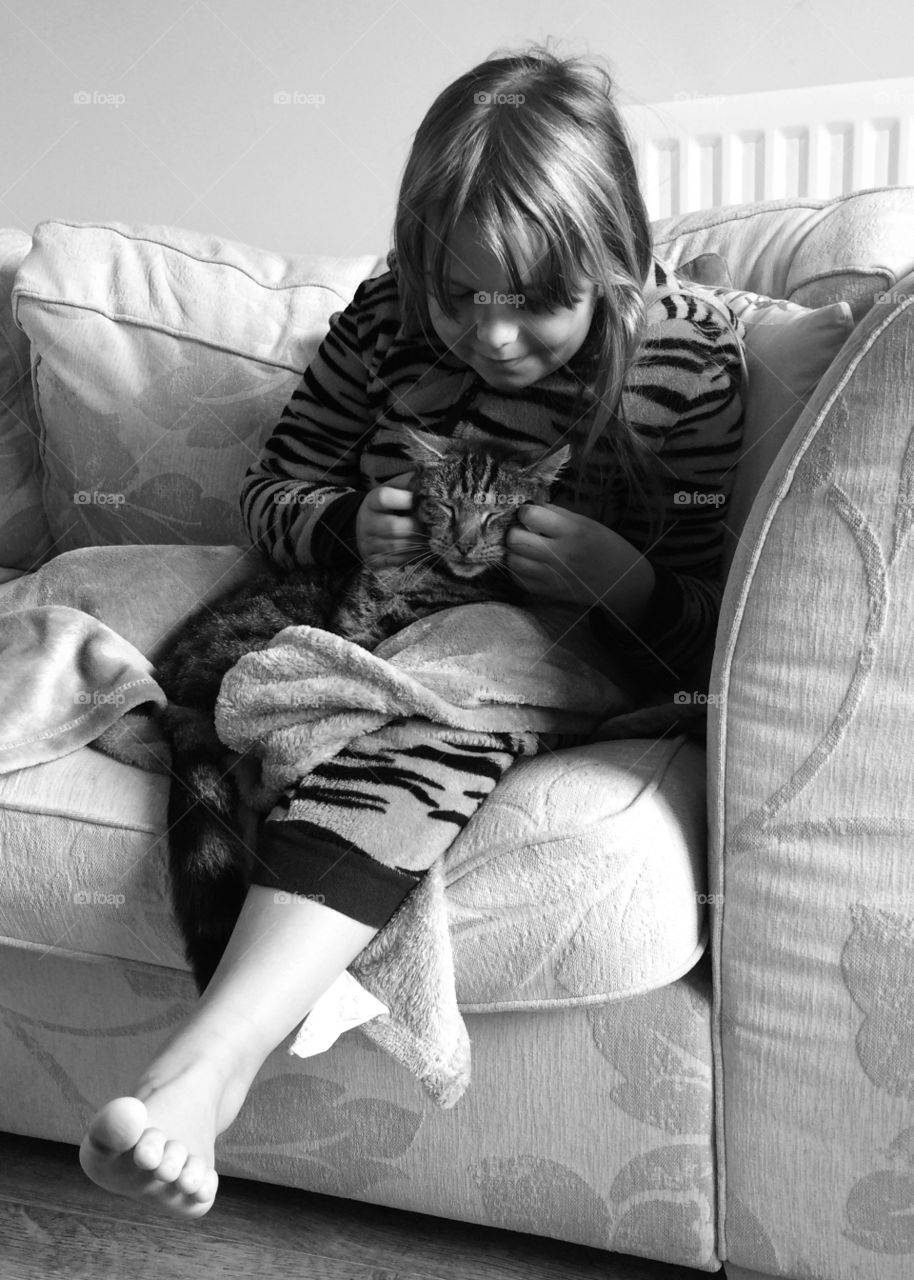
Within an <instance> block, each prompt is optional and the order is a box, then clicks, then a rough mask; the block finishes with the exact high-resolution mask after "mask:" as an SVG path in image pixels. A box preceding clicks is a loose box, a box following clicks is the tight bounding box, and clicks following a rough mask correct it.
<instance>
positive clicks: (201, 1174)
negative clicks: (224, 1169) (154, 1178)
mask: <svg viewBox="0 0 914 1280" xmlns="http://www.w3.org/2000/svg"><path fill="white" fill-rule="evenodd" d="M211 1172H212V1170H211V1169H210V1167H209V1165H208V1164H207V1163H206V1161H205V1160H204V1159H203V1158H202V1156H188V1157H187V1162H186V1163H185V1165H184V1168H183V1169H182V1170H181V1172H180V1173H179V1174H178V1176H177V1178H176V1179H175V1187H176V1188H177V1190H178V1191H180V1192H182V1193H183V1194H184V1195H186V1196H193V1195H196V1193H197V1192H198V1191H199V1190H200V1189H201V1187H202V1186H203V1183H204V1180H205V1179H206V1176H207V1174H208V1173H211Z"/></svg>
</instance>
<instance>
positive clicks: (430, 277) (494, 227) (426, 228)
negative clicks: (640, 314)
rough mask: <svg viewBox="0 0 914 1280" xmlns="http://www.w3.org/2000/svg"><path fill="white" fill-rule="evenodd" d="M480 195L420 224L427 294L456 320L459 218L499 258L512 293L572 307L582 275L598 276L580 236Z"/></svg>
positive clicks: (518, 207) (524, 209)
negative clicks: (454, 245) (452, 260)
mask: <svg viewBox="0 0 914 1280" xmlns="http://www.w3.org/2000/svg"><path fill="white" fill-rule="evenodd" d="M490 190H491V188H490ZM479 196H480V197H481V198H477V199H475V200H470V201H467V202H466V203H465V204H456V203H455V204H452V205H451V206H450V213H449V214H447V215H445V216H444V217H442V218H440V219H438V220H437V221H434V222H432V221H431V220H423V222H422V230H421V232H420V254H421V261H422V262H424V263H425V287H426V292H427V293H428V294H430V295H431V296H432V297H433V298H434V299H435V302H436V303H437V305H438V306H439V307H440V308H441V310H442V311H443V312H444V313H445V314H446V315H448V316H450V317H451V318H454V316H455V308H454V304H453V302H452V300H451V284H450V274H449V270H448V246H449V244H450V241H451V237H452V235H453V232H454V229H455V228H456V226H457V224H458V223H459V222H461V221H462V220H463V219H469V220H470V221H472V222H474V223H475V224H476V226H477V227H478V229H479V240H480V243H481V244H482V245H484V246H485V248H486V249H487V250H488V251H489V252H490V253H491V254H492V255H493V256H494V257H495V258H496V259H497V260H498V262H499V264H500V266H501V268H502V270H503V271H504V272H505V274H506V276H507V278H508V282H509V285H510V292H512V293H515V294H519V295H524V296H525V297H526V296H529V297H530V299H531V301H534V302H535V303H536V304H537V305H538V306H542V307H545V308H547V309H549V310H555V309H558V308H562V307H572V306H574V304H575V303H576V302H577V301H578V299H579V294H580V289H581V283H582V279H584V280H596V279H597V273H596V272H595V271H594V269H593V268H592V267H590V268H588V267H587V266H585V265H584V262H583V261H582V259H583V260H586V259H588V258H590V257H591V254H588V253H586V251H585V250H584V246H583V244H581V242H580V237H579V236H572V235H571V234H569V233H568V232H567V231H566V230H565V229H558V228H556V229H554V230H552V231H550V230H548V229H547V227H546V226H545V225H544V222H543V219H542V216H541V215H538V214H536V213H535V212H534V211H533V210H532V209H530V208H528V207H524V206H523V205H521V204H520V203H517V204H515V202H513V201H510V202H508V201H505V200H503V199H502V200H494V199H492V198H491V196H489V197H488V198H487V197H486V195H485V194H482V193H479ZM576 242H577V243H576ZM576 249H577V250H578V252H577V253H576V252H575V250H576Z"/></svg>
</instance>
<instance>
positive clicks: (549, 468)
mask: <svg viewBox="0 0 914 1280" xmlns="http://www.w3.org/2000/svg"><path fill="white" fill-rule="evenodd" d="M570 460H571V445H570V444H563V445H559V447H558V448H556V449H550V450H549V452H548V453H545V454H543V456H542V458H537V460H536V462H531V463H530V464H529V466H526V467H524V475H525V476H529V477H530V479H531V480H535V481H537V482H538V483H539V484H541V485H551V484H552V483H553V481H554V480H555V479H556V477H557V476H558V475H559V473H560V472H561V471H562V470H563V469H564V468H565V467H566V466H567V465H568V463H569V461H570Z"/></svg>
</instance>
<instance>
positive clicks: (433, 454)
mask: <svg viewBox="0 0 914 1280" xmlns="http://www.w3.org/2000/svg"><path fill="white" fill-rule="evenodd" d="M403 434H404V436H405V437H406V452H407V453H408V454H409V456H410V458H412V460H413V462H416V463H418V464H419V466H426V467H427V466H432V465H433V464H434V463H436V462H440V461H441V460H442V459H443V458H444V457H445V454H446V452H447V447H448V444H449V441H448V439H447V437H446V436H435V435H432V433H431V432H430V431H415V430H413V428H412V427H404V428H403Z"/></svg>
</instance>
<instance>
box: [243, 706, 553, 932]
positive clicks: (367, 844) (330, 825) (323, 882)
mask: <svg viewBox="0 0 914 1280" xmlns="http://www.w3.org/2000/svg"><path fill="white" fill-rule="evenodd" d="M373 737H374V735H371V734H369V735H367V736H365V737H363V738H360V739H357V740H356V741H355V742H353V743H351V744H350V746H349V747H347V748H346V749H345V750H343V751H341V752H340V753H339V755H337V756H335V757H334V758H333V759H332V760H328V761H326V762H325V763H324V764H321V765H319V766H318V767H317V768H315V769H314V770H313V771H312V772H311V773H309V774H307V775H306V776H305V777H302V778H300V779H299V780H298V782H297V783H295V784H294V785H293V786H291V787H290V788H288V789H287V790H286V791H285V792H284V793H283V795H282V796H280V798H279V799H278V800H277V802H276V805H275V806H274V808H273V810H272V811H271V812H270V814H269V815H268V818H267V820H266V822H264V823H263V825H262V828H261V835H260V839H259V841H258V845H257V858H256V859H255V869H254V871H253V874H252V882H253V883H254V884H258V885H262V886H264V887H266V888H272V889H275V890H278V891H279V890H282V891H285V892H288V893H293V894H296V895H301V896H304V897H310V898H313V899H314V900H316V901H318V902H321V903H323V904H324V905H325V906H328V907H332V908H333V909H334V910H335V911H339V912H341V914H343V915H345V916H349V917H350V918H351V919H354V920H359V921H361V922H362V923H363V924H367V925H370V926H372V927H374V928H376V929H380V928H381V927H382V926H383V925H385V924H386V923H387V921H388V920H389V919H390V917H391V916H392V915H393V914H394V912H395V911H396V910H397V908H398V907H399V905H400V903H401V902H402V901H403V900H404V898H405V897H406V896H407V895H408V894H409V893H410V892H411V891H412V890H413V889H414V888H415V887H416V885H417V884H419V882H420V880H421V879H422V876H423V874H424V873H425V872H426V871H427V870H428V868H429V867H430V866H431V865H432V864H433V863H434V862H435V860H436V859H437V858H438V857H439V856H440V855H441V854H443V853H445V852H446V851H447V849H448V848H449V847H450V846H451V844H452V843H453V842H454V840H455V839H456V838H457V836H458V835H459V833H460V832H461V831H462V830H463V828H464V827H465V826H466V824H467V822H468V821H469V820H470V818H471V817H472V816H473V814H474V813H475V812H476V810H477V809H478V808H479V806H480V804H482V802H483V800H484V799H485V798H486V796H487V795H489V793H490V792H491V791H492V789H493V788H494V786H495V784H496V783H497V782H498V780H499V779H500V778H501V776H502V774H503V773H504V772H505V770H506V769H507V768H509V766H510V765H511V764H512V763H513V762H514V761H515V760H516V759H517V758H518V757H519V756H523V755H534V754H535V753H536V751H537V748H538V740H537V738H536V735H535V734H532V733H518V734H515V733H475V732H474V733H470V732H467V731H464V730H460V729H447V728H444V727H441V728H440V729H436V728H435V726H434V725H432V724H431V723H430V724H429V730H428V733H427V735H423V738H422V741H421V742H413V743H412V745H410V746H406V747H400V748H397V749H388V748H380V747H378V745H377V744H376V743H374V742H373V741H372V738H373Z"/></svg>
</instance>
